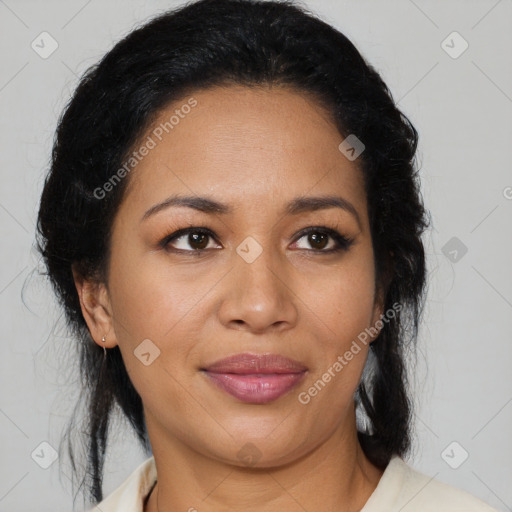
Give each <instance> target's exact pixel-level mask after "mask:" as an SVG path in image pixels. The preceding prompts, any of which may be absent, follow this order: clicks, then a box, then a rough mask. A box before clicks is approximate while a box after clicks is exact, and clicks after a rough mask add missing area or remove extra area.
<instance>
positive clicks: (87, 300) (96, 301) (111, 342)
mask: <svg viewBox="0 0 512 512" xmlns="http://www.w3.org/2000/svg"><path fill="white" fill-rule="evenodd" d="M72 272H73V280H74V282H75V286H76V290H77V292H78V297H79V299H80V307H81V309H82V314H83V316H84V319H85V321H86V323H87V326H88V327H89V331H90V333H91V336H92V339H93V340H94V341H95V343H97V344H98V345H99V346H100V347H103V346H104V347H106V348H112V347H114V346H116V345H117V339H116V335H115V331H114V327H113V316H112V307H111V304H110V298H109V295H108V290H107V288H106V286H105V284H104V283H100V282H98V281H95V280H92V279H85V278H84V277H83V276H82V275H81V274H80V273H79V272H78V271H77V270H76V268H75V267H73V268H72ZM103 336H105V343H103V342H102V338H103Z"/></svg>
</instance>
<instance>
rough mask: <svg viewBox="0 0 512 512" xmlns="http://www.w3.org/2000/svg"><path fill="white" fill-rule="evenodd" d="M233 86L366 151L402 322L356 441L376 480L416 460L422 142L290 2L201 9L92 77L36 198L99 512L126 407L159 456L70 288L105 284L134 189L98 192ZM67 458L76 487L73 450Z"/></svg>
mask: <svg viewBox="0 0 512 512" xmlns="http://www.w3.org/2000/svg"><path fill="white" fill-rule="evenodd" d="M230 84H237V85H243V86H247V87H256V86H273V85H276V86H284V87H289V88H291V89H293V90H295V91H299V92H301V93H303V94H309V95H312V96H313V97H314V98H315V99H316V100H317V102H318V105H319V106H321V107H324V108H326V109H327V111H328V112H330V114H331V116H332V119H333V122H335V124H336V126H337V128H338V130H339V132H340V134H341V135H342V136H343V137H346V136H348V135H349V134H355V135H356V136H357V138H358V139H360V140H361V141H362V142H363V143H364V144H365V150H364V152H363V153H362V154H361V155H360V156H359V158H358V160H357V163H358V164H359V165H360V168H361V170H362V172H363V175H364V183H365V189H366V195H367V203H368V215H369V220H370V228H371V236H372V241H373V247H374V254H375V267H376V280H377V283H376V284H377V285H378V286H380V287H381V289H382V290H383V293H384V295H383V296H384V297H385V303H384V308H385V310H388V309H389V308H391V307H392V305H393V304H397V303H398V304H400V305H401V306H402V309H401V311H397V312H396V315H395V316H394V318H390V319H389V321H387V322H385V323H384V326H383V328H382V330H381V331H380V334H379V336H378V338H377V339H376V340H375V341H374V343H373V344H372V345H371V349H372V351H373V354H374V355H375V356H376V361H377V372H375V374H374V376H373V377H372V379H371V380H370V381H369V382H362V381H361V383H360V384H359V387H358V390H357V397H358V399H359V400H360V404H359V405H361V406H362V407H364V410H365V412H366V414H367V415H368V417H369V419H370V420H371V424H372V426H373V430H374V433H373V435H370V434H368V433H366V434H365V433H364V432H358V437H359V441H360V443H361V446H362V448H363V450H364V452H365V454H366V455H367V457H368V458H369V459H370V461H372V463H374V464H375V465H377V466H379V467H380V468H384V467H385V466H386V465H387V463H388V462H389V460H390V458H391V457H392V456H393V455H395V454H396V455H399V456H403V455H405V454H406V453H407V452H408V450H409V449H410V443H411V435H410V432H411V413H412V401H411V400H410V397H409V394H408V390H407V385H408V377H407V371H406V364H405V357H404V350H405V349H406V348H407V347H408V346H409V344H410V343H409V342H410V341H413V342H414V341H415V339H416V338H417V332H418V325H419V321H420V317H421V315H422V309H423V299H424V294H425V273H426V272H425V255H424V247H423V243H422V240H421V235H422V233H423V231H424V229H425V228H426V227H428V225H429V222H428V220H427V212H426V210H425V209H424V207H423V205H422V201H421V194H420V190H419V180H418V176H417V174H418V171H417V169H416V165H415V154H416V149H417V143H418V134H417V131H416V129H415V128H414V127H413V125H412V124H411V122H410V121H409V120H408V118H407V117H406V116H405V115H404V114H403V113H401V112H400V110H399V109H398V108H397V106H396V104H395V102H394V100H393V98H392V95H391V93H390V91H389V89H388V88H387V86H386V85H385V83H384V82H383V80H382V79H381V77H380V76H379V74H378V73H377V72H376V71H375V69H374V68H373V67H372V66H370V65H369V64H368V63H366V62H365V60H364V59H363V57H362V56H361V55H360V54H359V52H358V51H357V49H356V48H355V47H354V45H353V44H352V43H351V42H350V41H349V40H348V39H347V38H346V37H345V36H344V35H343V34H342V33H340V32H339V31H337V30H336V29H334V28H333V27H331V26H330V25H328V24H327V23H325V22H323V21H321V20H319V19H318V18H317V17H316V16H315V15H314V14H313V13H311V12H309V11H307V10H306V9H305V8H304V7H302V6H298V5H296V4H294V3H293V2H291V1H285V2H279V1H256V0H200V1H197V2H193V3H188V4H186V5H184V6H182V7H180V8H178V9H176V10H174V11H171V12H167V13H164V14H161V15H159V16H158V17H156V18H154V19H153V20H150V21H149V22H147V23H146V24H145V25H143V26H142V27H140V28H138V29H136V30H134V31H132V32H131V33H129V34H128V35H127V36H126V37H125V38H124V39H122V40H121V41H120V42H119V43H117V44H116V45H115V46H114V48H113V49H112V50H111V51H110V52H108V53H107V54H106V55H105V56H104V57H103V58H102V60H101V61H100V62H99V63H97V64H96V65H94V66H92V67H91V68H89V69H88V70H87V71H86V73H85V74H84V76H83V77H82V78H81V80H80V83H79V85H78V87H77V89H76V91H75V93H74V95H73V97H72V98H71V100H70V101H69V103H68V105H67V106H66V108H65V110H64V112H63V114H62V116H61V118H60V120H59V124H58V128H57V132H56V137H55V141H54V147H53V152H52V162H51V168H50V170H49V173H48V175H47V177H46V180H45V184H44V190H43V193H42V197H41V204H40V210H39V215H38V224H37V243H38V250H39V251H40V252H41V254H42V256H43V258H44V262H45V265H46V269H47V274H48V276H49V278H50V280H51V283H52V286H53V288H54V290H55V292H56V295H57V297H58V298H59V302H60V304H61V305H62V307H63V308H64V312H65V318H66V321H67V324H68V326H69V328H70V330H71V333H72V335H73V336H74V337H75V338H77V339H78V341H79V343H78V344H77V346H78V350H79V358H80V364H81V377H82V385H83V392H84V393H83V399H84V400H85V401H86V411H87V415H86V418H85V422H84V423H85V425H82V426H81V428H85V434H86V439H87V442H86V445H87V446H86V449H87V465H86V471H85V476H84V479H83V480H82V482H81V486H82V485H84V480H85V479H86V478H87V477H88V478H89V479H90V480H89V481H88V482H87V483H86V490H87V491H88V492H89V496H90V497H92V499H93V500H95V501H96V502H99V501H101V500H102V499H103V492H102V481H103V476H102V475H103V466H104V459H105V450H106V446H107V437H108V430H109V419H110V416H111V412H112V409H113V408H114V407H117V406H119V407H120V408H121V410H122V413H123V414H124V416H125V417H126V419H127V420H128V421H129V423H130V425H131V426H132V427H133V429H134V432H135V434H136V435H137V438H138V439H139V440H140V442H141V444H142V445H143V447H144V449H145V451H146V453H148V450H150V444H149V440H148V436H147V431H146V425H145V421H144V415H143V407H142V401H141V398H140V396H139V394H138V393H137V391H136V390H135V388H134V387H133V385H132V383H131V381H130V379H129V377H128V374H127V372H126V369H125V366H124V363H123V360H122V357H121V353H120V351H119V347H117V346H116V347H114V348H112V349H110V350H109V351H108V357H107V360H106V365H102V360H103V350H102V348H101V347H100V346H98V345H97V344H96V343H94V342H93V341H92V339H91V336H90V333H89V330H88V328H87V325H86V323H85V320H84V318H83V315H82V312H81V308H80V302H79V297H78V294H77V292H76V288H75V285H74V281H73V275H72V265H73V267H74V268H76V269H77V270H78V272H79V273H80V274H81V275H82V276H84V277H88V278H95V279H98V280H103V281H104V282H106V280H107V278H108V262H109V243H110V235H111V228H112V224H113V218H114V216H115V214H116V211H117V209H118V207H119V205H120V203H121V201H122V199H123V193H124V191H125V189H126V185H127V183H128V181H129V180H128V178H125V179H123V180H122V181H121V182H120V183H119V184H118V185H117V186H115V187H113V189H112V191H110V192H109V193H108V194H107V195H106V197H104V198H98V197H97V195H95V193H94V191H95V190H97V189H98V187H102V186H103V185H104V183H106V182H107V181H108V180H109V178H111V177H112V175H113V174H114V173H115V171H116V170H117V169H119V167H120V166H121V165H122V163H123V162H124V159H125V158H126V156H127V155H128V154H129V152H130V150H133V147H134V144H135V143H136V141H137V140H139V138H140V137H142V136H144V134H145V130H147V129H148V126H150V123H151V122H152V121H153V120H154V119H155V116H156V115H157V114H158V113H159V112H160V111H161V110H162V109H163V108H165V106H166V105H168V104H169V102H171V101H176V100H178V99H180V98H182V97H184V95H185V94H187V93H190V92H192V91H197V90H200V89H206V88H209V87H213V86H215V85H230ZM79 403H80V401H79ZM77 406H78V404H77ZM75 411H76V409H75ZM70 427H71V426H70ZM68 450H69V455H70V457H71V461H72V467H73V472H74V474H75V473H76V472H77V467H76V464H75V461H74V456H73V451H74V449H73V445H72V443H71V442H69V444H68Z"/></svg>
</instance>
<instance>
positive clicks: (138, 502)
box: [88, 456, 157, 512]
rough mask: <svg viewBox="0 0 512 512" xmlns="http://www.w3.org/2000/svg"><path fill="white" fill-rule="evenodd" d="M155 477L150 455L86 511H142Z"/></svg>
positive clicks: (152, 460) (152, 459)
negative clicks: (102, 498)
mask: <svg viewBox="0 0 512 512" xmlns="http://www.w3.org/2000/svg"><path fill="white" fill-rule="evenodd" d="M156 477H157V474H156V465H155V459H154V457H153V456H151V457H150V458H148V459H146V460H145V461H144V462H143V463H142V464H140V465H139V466H138V467H137V468H136V469H135V470H134V471H133V472H132V473H131V474H130V476H128V478H126V480H124V482H123V483H122V484H121V485H119V487H117V488H116V489H115V490H114V491H113V492H112V493H111V494H109V495H108V496H107V497H106V498H105V499H104V500H103V501H101V503H98V504H97V505H96V506H94V507H93V508H91V509H90V510H89V511H88V512H143V508H144V507H143V503H144V499H145V498H146V496H147V495H148V494H149V492H150V491H151V489H152V488H153V485H154V484H155V483H156Z"/></svg>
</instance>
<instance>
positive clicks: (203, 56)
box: [38, 0, 493, 512]
mask: <svg viewBox="0 0 512 512" xmlns="http://www.w3.org/2000/svg"><path fill="white" fill-rule="evenodd" d="M416 147H417V132H416V130H415V129H414V127H413V126H412V125H411V123H410V122H409V121H408V119H407V118H406V117H405V116H404V115H403V114H402V113H401V112H400V111H399V110H398V109H397V107H396V105H395V104H394V102H393V100H392V97H391V94H390V92H389V90H388V89H387V87H386V85H385V84H384V83H383V81H382V80H381V78H380V77H379V75H378V74H377V73H376V71H375V70H374V69H373V68H372V67H371V66H369V65H368V64H367V63H366V62H365V61H364V60H363V58H362V57H361V55H360V54H359V53H358V51H357V50H356V49H355V47H354V46H353V45H352V43H351V42H350V41H349V40H348V39H347V38H346V37H345V36H343V35H342V34H341V33H339V32H338V31H336V30H335V29H334V28H332V27H331V26H329V25H327V24H325V23H324V22H322V21H320V20H318V19H317V18H315V17H314V16H313V15H311V14H310V13H307V12H306V11H305V10H303V9H301V8H299V7H297V6H294V5H292V4H291V3H285V2H272V1H271V2H259V1H248V0H202V1H199V2H195V3H190V4H187V5H186V6H184V7H182V8H180V9H178V10H176V11H173V12H169V13H166V14H163V15H161V16H159V17H158V18H156V19H154V20H152V21H151V22H149V23H148V24H146V25H145V26H143V27H141V28H139V29H137V30H135V31H133V32H132V33H131V34H129V35H128V36H127V37H126V38H125V39H124V40H122V41H121V42H119V43H118V44H117V45H116V46H115V47H114V48H113V49H112V50H111V51H110V52H109V53H108V54H107V55H106V56H105V57H104V58H103V59H102V61H101V62H100V63H99V64H98V65H96V66H94V67H93V68H92V69H90V70H89V71H88V72H87V73H86V75H85V76H84V77H83V78H82V80H81V83H80V85H79V87H78V88H77V90H76V92H75V94H74V96H73V98H72V100H71V102H70V103H69V105H68V106H67V108H66V110H65V112H64V115H63V117H62V119H61V120H60V123H59V127H58V131H57V138H56V142H55V146H54V151H53V159H52V166H51V170H50V173H49V175H48V177H47V180H46V182H45V187H44V191H43V194H42V198H41V205H40V211H39V218H38V230H39V248H40V251H41V253H42V255H43V257H44V259H45V262H46V265H47V268H48V274H49V276H50V278H51V281H52V283H53V285H54V287H55V290H56V293H57V294H58V296H59V297H60V299H61V301H62V304H63V307H64V309H65V312H66V317H67V320H68V323H69V325H70V327H71V328H72V329H73V332H74V334H75V336H76V337H77V339H78V340H79V341H80V345H79V346H80V362H81V371H82V376H83V382H84V391H85V393H84V397H85V399H86V401H85V406H86V410H87V417H86V421H85V423H86V425H85V427H84V426H83V425H81V426H80V428H81V429H84V428H85V429H86V432H87V439H88V467H87V471H86V477H89V479H87V481H86V488H87V489H88V490H89V492H90V496H91V501H92V502H93V504H96V505H97V507H95V508H94V510H101V511H102V512H113V511H118V512H120V511H123V512H135V511H139V512H140V511H143V512H164V511H171V510H189V511H194V510H198V511H201V512H202V511H228V510H254V511H276V510H286V511H292V510H307V511H309V512H315V511H320V510H322V511H326V510H328V511H347V512H348V511H359V510H363V511H364V512H376V511H384V510H385V511H389V510H399V509H404V510H421V511H424V510H436V511H437V510H446V511H448V510H465V511H490V510H493V509H492V508H491V507H489V506H488V505H486V504H485V503H484V502H482V501H481V500H479V499H477V498H476V497H473V496H471V495H470V494H468V493H466V492H463V491H462V490H457V489H455V488H453V487H449V486H447V485H445V484H442V483H440V482H438V481H435V480H432V479H430V478H429V477H427V476H426V475H423V474H421V473H419V472H417V471H415V470H414V469H413V468H412V467H410V466H409V465H408V464H407V463H406V462H405V461H404V459H403V457H405V455H406V454H407V453H408V450H409V448H410V443H411V438H410V421H411V405H410V403H411V401H410V397H409V396H408V389H407V373H406V369H405V363H404V351H405V350H406V349H407V348H408V346H409V345H410V344H411V343H413V342H414V340H415V338H416V334H417V328H418V323H419V320H420V316H421V311H422V305H423V300H424V285H425V255H424V249H423V244H422V240H421V236H422V233H423V231H424V229H425V228H426V227H427V226H428V222H427V214H426V211H425V209H424V207H423V205H422V202H421V198H420V192H419V183H418V181H417V171H416V169H415V166H414V156H415V152H416ZM116 405H118V406H120V408H121V410H122V414H124V416H125V417H126V419H128V421H129V422H130V424H131V425H132V427H133V429H134V431H135V433H136V434H137V436H138V438H139V439H140V442H141V443H142V445H143V447H144V449H145V450H146V453H147V454H148V455H149V454H151V456H150V457H149V458H148V459H147V460H146V461H145V462H144V464H142V465H141V466H140V467H139V468H137V469H136V470H135V471H134V472H133V473H132V475H131V476H130V477H129V478H128V479H127V480H126V481H125V482H124V483H123V484H122V485H121V486H120V487H119V488H118V489H116V490H115V491H114V492H113V493H112V494H111V495H110V496H107V497H106V498H104V496H103V492H102V471H103V463H104V457H105V450H106V448H107V434H108V428H109V421H110V417H111V413H113V409H114V407H115V406H116ZM71 427H72V426H71V425H70V430H71ZM73 428H74V427H73ZM70 455H71V460H72V461H73V464H74V469H75V471H76V469H77V468H76V465H75V463H74V457H73V446H72V445H70ZM406 504H407V506H406Z"/></svg>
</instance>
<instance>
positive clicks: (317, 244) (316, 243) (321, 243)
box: [309, 233, 328, 249]
mask: <svg viewBox="0 0 512 512" xmlns="http://www.w3.org/2000/svg"><path fill="white" fill-rule="evenodd" d="M327 239H328V235H327V234H325V233H311V234H310V235H309V243H310V244H311V246H312V247H314V248H315V249H323V248H324V247H325V246H326V243H325V242H326V241H327Z"/></svg>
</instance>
